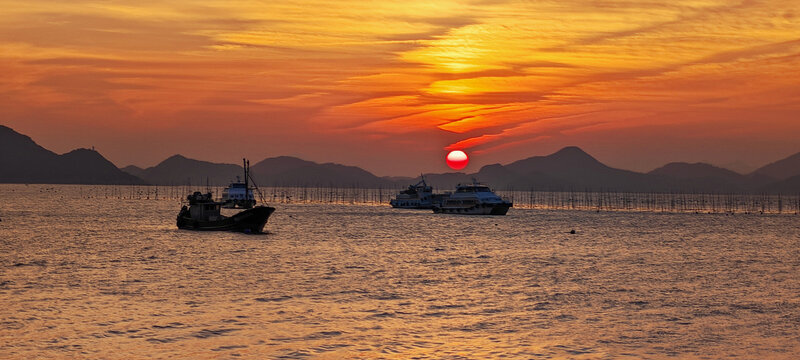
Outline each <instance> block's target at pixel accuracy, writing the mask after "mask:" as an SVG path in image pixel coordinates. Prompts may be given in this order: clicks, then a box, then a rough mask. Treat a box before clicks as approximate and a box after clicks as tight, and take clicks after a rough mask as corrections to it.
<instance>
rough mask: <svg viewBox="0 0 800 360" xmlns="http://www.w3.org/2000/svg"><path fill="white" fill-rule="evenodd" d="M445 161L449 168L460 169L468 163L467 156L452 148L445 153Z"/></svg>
mask: <svg viewBox="0 0 800 360" xmlns="http://www.w3.org/2000/svg"><path fill="white" fill-rule="evenodd" d="M445 161H447V166H449V167H450V168H451V169H453V170H461V169H463V168H465V167H467V164H469V156H467V153H465V152H463V151H461V150H453V151H451V152H449V153H448V154H447V157H446V158H445Z"/></svg>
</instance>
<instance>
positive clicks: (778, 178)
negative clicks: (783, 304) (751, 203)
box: [0, 125, 800, 193]
mask: <svg viewBox="0 0 800 360" xmlns="http://www.w3.org/2000/svg"><path fill="white" fill-rule="evenodd" d="M242 173H243V170H242V167H241V166H240V165H235V164H226V163H213V162H208V161H202V160H196V159H191V158H188V157H186V156H184V155H181V154H175V155H172V156H170V157H168V158H166V159H164V160H163V161H161V162H160V163H158V164H157V165H155V166H152V167H148V168H144V169H143V168H140V167H137V166H133V165H130V166H126V167H124V168H122V169H119V168H117V167H116V166H115V165H114V164H113V163H111V162H110V161H108V160H107V159H105V158H104V157H103V156H102V155H101V154H100V153H98V152H96V151H94V150H92V149H75V150H73V151H70V152H68V153H65V154H62V155H58V154H55V153H53V152H52V151H49V150H47V149H45V148H43V147H41V146H40V145H38V144H36V143H35V142H34V141H33V139H31V138H30V137H28V136H26V135H23V134H20V133H17V132H16V131H14V130H13V129H11V128H8V127H5V126H2V125H0V183H9V182H12V183H13V182H17V183H37V182H38V183H67V184H77V183H86V184H145V183H149V184H153V185H206V184H209V185H216V186H224V185H227V184H228V183H230V182H231V181H233V180H235V179H236V178H237V177H241V176H242ZM251 174H252V176H253V177H254V178H255V180H256V181H258V182H259V183H260V185H261V186H321V187H325V186H333V187H384V188H387V187H388V188H392V187H394V188H397V187H405V186H407V185H408V184H410V183H415V182H416V181H418V180H419V177H416V178H414V177H402V176H383V177H379V176H376V175H374V174H372V173H371V172H369V171H367V170H364V169H362V168H360V167H357V166H350V165H342V164H338V163H332V162H328V163H317V162H314V161H308V160H304V159H300V158H297V157H292V156H276V157H270V158H265V159H263V160H261V161H259V162H256V163H255V164H253V165H252V167H251ZM425 178H426V180H427V181H428V183H429V184H431V185H434V186H436V187H438V188H440V189H445V190H447V189H452V188H453V187H454V186H455V185H456V184H457V183H464V182H469V181H472V179H473V178H476V179H478V180H480V181H483V182H486V183H488V184H490V185H491V186H493V187H495V188H498V189H516V190H549V191H597V190H603V191H628V192H648V191H655V192H676V191H683V192H763V193H777V192H794V191H796V192H799V193H800V153H797V154H794V155H791V156H789V157H787V158H784V159H781V160H778V161H775V162H772V163H769V164H767V165H765V166H762V167H761V168H759V169H757V170H756V171H753V172H752V173H750V174H746V175H745V174H739V173H736V172H734V171H731V170H728V169H724V168H721V167H717V166H713V165H710V164H706V163H691V164H690V163H682V162H673V163H668V164H666V165H664V166H662V167H659V168H657V169H654V170H652V171H650V172H647V173H640V172H635V171H630V170H623V169H616V168H612V167H610V166H608V165H606V164H604V163H602V162H600V161H599V160H597V159H596V158H594V157H593V156H591V155H590V154H588V153H587V152H585V151H583V150H582V149H580V148H579V147H576V146H567V147H564V148H562V149H560V150H559V151H556V152H554V153H552V154H549V155H537V156H531V157H528V158H525V159H520V160H516V161H513V162H511V163H508V164H505V165H503V164H489V165H485V166H483V167H481V168H480V169H478V171H476V172H473V173H463V172H447V173H439V174H427V175H426V176H425Z"/></svg>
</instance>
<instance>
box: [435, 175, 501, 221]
mask: <svg viewBox="0 0 800 360" xmlns="http://www.w3.org/2000/svg"><path fill="white" fill-rule="evenodd" d="M512 206H514V204H513V203H512V202H511V201H508V200H507V199H503V198H501V197H500V196H497V194H495V193H494V192H493V191H492V190H491V189H490V188H489V187H488V186H486V185H484V184H480V183H478V182H475V181H474V180H473V182H472V184H467V185H462V184H458V186H457V187H456V191H455V192H454V193H450V194H449V196H447V197H446V198H444V199H443V200H442V202H441V203H440V204H434V205H433V212H435V213H443V214H462V215H505V214H506V213H507V212H508V209H509V208H511V207H512Z"/></svg>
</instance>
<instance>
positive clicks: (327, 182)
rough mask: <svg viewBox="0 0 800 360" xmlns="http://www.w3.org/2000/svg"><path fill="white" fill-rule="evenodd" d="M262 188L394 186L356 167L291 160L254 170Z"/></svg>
mask: <svg viewBox="0 0 800 360" xmlns="http://www.w3.org/2000/svg"><path fill="white" fill-rule="evenodd" d="M250 173H251V175H252V176H253V177H254V178H255V180H256V181H257V182H258V183H259V184H263V185H270V186H355V187H386V186H392V185H394V182H393V181H392V180H390V179H388V178H380V177H377V176H375V175H373V174H372V173H370V172H369V171H366V170H364V169H361V168H359V167H356V166H347V165H341V164H334V163H324V164H319V163H316V162H313V161H307V160H303V159H298V158H296V157H291V156H279V157H274V158H267V159H264V160H262V161H260V162H258V163H256V164H255V165H252V166H251V167H250Z"/></svg>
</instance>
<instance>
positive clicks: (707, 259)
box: [0, 185, 800, 359]
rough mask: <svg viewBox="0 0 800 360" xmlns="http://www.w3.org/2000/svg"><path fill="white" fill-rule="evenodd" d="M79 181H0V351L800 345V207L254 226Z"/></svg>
mask: <svg viewBox="0 0 800 360" xmlns="http://www.w3.org/2000/svg"><path fill="white" fill-rule="evenodd" d="M77 189H79V187H74V186H38V185H37V186H33V185H32V186H21V185H0V219H2V222H0V358H4V359H5V358H19V359H27V358H36V357H40V358H108V359H129V358H142V357H158V358H192V359H204V358H214V359H217V358H222V359H225V358H288V359H305V358H320V359H338V358H370V359H372V358H389V359H411V358H447V359H462V358H469V359H485V358H523V359H528V358H699V357H706V358H731V357H738V358H785V359H791V358H798V357H799V356H800V272H799V271H798V270H800V217H798V216H797V215H733V216H730V215H723V214H655V213H643V212H612V213H608V212H599V213H597V212H588V211H544V210H520V209H512V210H511V211H510V212H509V214H508V216H505V217H459V216H455V215H452V216H450V215H435V214H432V213H429V212H427V211H408V210H406V211H402V210H393V209H391V208H388V206H370V205H331V204H301V205H282V204H278V205H277V206H276V207H277V208H278V210H277V211H276V213H275V214H274V215H273V217H272V218H271V219H270V222H269V224H268V225H267V228H268V230H269V231H270V234H267V235H261V236H248V235H243V234H233V233H195V232H188V231H182V230H178V229H176V228H175V224H174V218H175V215H176V213H177V210H178V209H179V204H178V203H177V202H175V200H105V199H84V198H82V197H81V196H78V195H77V194H78V192H79V191H78V190H77ZM80 189H82V190H80V191H81V192H85V191H90V190H89V189H90V188H89V187H83V188H80ZM572 229H575V230H576V234H570V233H569V231H570V230H572Z"/></svg>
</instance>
